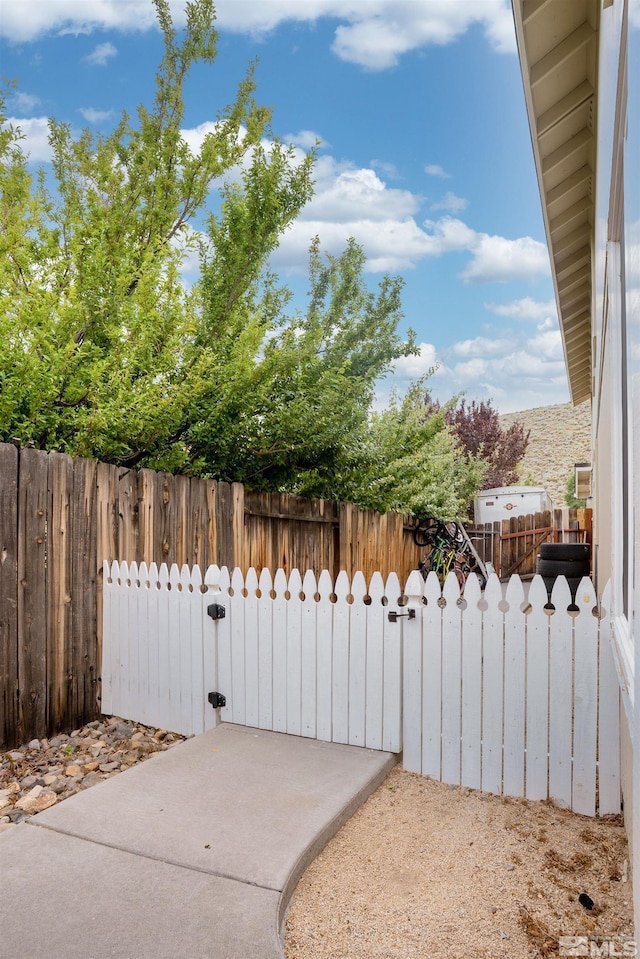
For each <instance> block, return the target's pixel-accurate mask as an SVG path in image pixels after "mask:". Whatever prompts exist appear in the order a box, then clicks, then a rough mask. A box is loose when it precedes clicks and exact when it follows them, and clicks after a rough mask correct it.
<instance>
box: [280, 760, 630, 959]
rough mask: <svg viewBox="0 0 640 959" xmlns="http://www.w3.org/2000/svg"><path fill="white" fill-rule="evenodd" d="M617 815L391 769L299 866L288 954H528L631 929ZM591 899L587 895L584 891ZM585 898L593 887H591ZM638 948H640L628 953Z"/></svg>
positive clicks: (437, 958)
mask: <svg viewBox="0 0 640 959" xmlns="http://www.w3.org/2000/svg"><path fill="white" fill-rule="evenodd" d="M627 856H628V851H627V840H626V835H625V832H624V826H623V823H622V818H621V817H619V816H615V817H604V818H602V819H592V818H589V817H584V816H578V815H576V814H574V813H571V812H568V811H566V810H561V809H557V808H555V807H554V806H552V805H550V804H548V803H533V802H527V801H526V800H521V799H510V798H500V797H497V796H490V795H487V794H486V793H479V792H472V791H471V790H469V789H464V788H458V787H450V786H446V785H444V784H442V783H438V782H433V781H431V780H428V779H424V778H422V777H420V776H416V775H414V774H413V773H408V772H405V771H403V770H402V769H400V768H396V769H395V770H394V771H393V772H392V773H391V775H390V776H389V777H388V778H387V779H386V780H385V782H384V783H383V784H382V785H381V786H380V787H379V788H378V790H377V791H376V792H375V793H374V794H373V796H371V798H370V799H369V800H368V801H367V802H366V803H365V804H364V805H363V806H362V807H361V808H360V809H359V810H358V811H357V812H356V814H355V815H354V816H353V818H352V819H350V820H349V822H347V823H346V824H345V825H344V826H343V828H342V829H341V830H340V832H339V833H338V834H337V835H336V836H335V837H334V839H333V840H332V841H331V842H330V843H329V844H328V845H327V846H326V847H325V849H324V850H323V852H322V853H321V854H320V855H319V856H318V858H317V859H316V860H315V861H314V862H313V863H312V864H311V866H310V867H309V868H308V870H307V871H306V873H305V874H304V876H303V877H302V879H301V881H300V883H299V885H298V887H297V890H296V892H295V894H294V897H293V899H292V902H291V905H290V909H289V915H288V919H287V929H286V956H287V959H441V957H442V959H444V957H446V959H520V957H522V959H533V957H547V956H557V955H562V954H563V953H562V952H560V947H562V948H563V949H566V948H568V947H569V943H568V941H565V942H564V943H563V942H559V940H560V937H565V936H578V935H582V936H586V937H591V940H592V941H593V942H594V943H595V944H596V947H597V949H600V950H601V949H602V948H603V947H602V939H603V938H606V937H615V938H614V945H615V950H617V951H611V950H610V948H609V943H607V944H606V946H605V948H606V950H607V951H604V952H603V951H599V952H593V951H590V950H591V945H590V943H589V941H588V938H587V940H584V944H583V947H581V946H578V948H583V949H586V950H587V951H578V952H575V951H574V952H573V953H566V952H565V953H564V954H573V955H623V954H625V953H623V952H622V949H623V941H624V937H633V922H632V891H631V882H630V879H629V876H628V866H627ZM581 896H582V897H583V899H582V901H583V902H584V903H586V906H589V904H590V903H591V904H592V908H586V907H585V906H583V905H581V902H580V897H581ZM585 896H586V897H588V898H584V897H585ZM626 954H633V953H626Z"/></svg>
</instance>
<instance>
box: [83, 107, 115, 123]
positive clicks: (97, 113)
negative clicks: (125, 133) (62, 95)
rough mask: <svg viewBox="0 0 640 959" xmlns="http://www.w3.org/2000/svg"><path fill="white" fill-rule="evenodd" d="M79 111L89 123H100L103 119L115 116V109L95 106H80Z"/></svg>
mask: <svg viewBox="0 0 640 959" xmlns="http://www.w3.org/2000/svg"><path fill="white" fill-rule="evenodd" d="M78 113H81V114H82V116H83V117H84V118H85V120H86V121H87V123H100V122H101V120H108V119H109V117H111V116H113V110H94V108H93V107H80V108H79V110H78Z"/></svg>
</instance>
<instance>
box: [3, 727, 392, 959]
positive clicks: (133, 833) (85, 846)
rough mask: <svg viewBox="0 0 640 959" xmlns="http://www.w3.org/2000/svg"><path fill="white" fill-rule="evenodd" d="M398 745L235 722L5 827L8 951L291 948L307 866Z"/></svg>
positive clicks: (251, 953)
mask: <svg viewBox="0 0 640 959" xmlns="http://www.w3.org/2000/svg"><path fill="white" fill-rule="evenodd" d="M396 759H397V757H395V756H393V755H391V754H390V753H381V752H375V751H373V750H369V749H361V748H359V747H356V746H341V745H336V744H333V743H331V744H330V743H320V742H317V741H315V740H309V739H302V738H298V737H294V736H286V735H283V734H280V733H272V732H264V731H262V730H256V729H248V728H244V727H240V726H231V725H222V726H219V727H218V728H217V729H214V730H211V731H210V732H207V733H204V734H203V735H201V736H196V737H194V738H193V739H189V740H187V741H186V742H184V743H181V744H180V745H177V746H174V747H173V748H172V749H170V750H167V752H163V753H159V754H158V755H157V756H154V757H152V758H151V759H149V760H147V761H146V762H144V763H141V764H139V765H137V766H134V767H132V768H131V769H129V770H127V771H126V772H123V773H121V774H120V775H118V776H114V777H112V778H111V779H109V780H106V781H105V782H104V783H101V784H99V785H97V786H93V787H92V788H91V789H88V790H86V791H85V792H81V793H78V794H77V795H75V796H72V797H71V798H70V799H67V800H65V801H64V802H63V803H61V804H60V805H59V806H53V807H52V808H50V809H47V810H46V811H45V812H42V813H40V814H39V815H37V816H34V817H33V818H32V819H31V820H29V821H28V822H25V823H22V824H20V825H19V826H16V827H14V828H12V829H9V830H7V831H6V832H5V833H3V834H2V837H0V957H1V959H5V957H6V959H9V957H15V956H20V957H21V959H272V957H273V959H281V957H282V956H283V947H282V938H281V934H282V931H283V930H282V925H283V920H284V916H285V913H286V909H287V906H288V903H289V900H290V898H291V895H292V893H293V891H294V889H295V886H296V883H297V882H298V880H299V878H300V876H301V874H302V872H303V871H304V869H305V868H306V866H307V865H308V864H309V862H311V860H312V859H313V858H314V857H315V856H316V855H317V854H318V852H319V851H320V849H322V847H323V846H324V845H325V844H326V842H327V841H328V840H329V839H330V838H331V836H333V834H334V833H335V832H337V830H338V829H339V828H340V826H341V825H342V824H343V823H344V822H345V821H346V820H347V819H348V818H349V817H350V816H351V815H352V814H353V813H354V812H355V810H356V809H357V808H358V806H359V805H360V804H361V803H362V802H363V801H364V800H365V799H366V798H367V796H369V795H370V793H371V792H373V790H374V789H375V788H376V787H377V786H378V785H379V784H380V783H381V782H382V780H383V779H384V778H385V776H386V775H387V773H388V772H389V770H390V769H391V768H392V767H393V765H394V763H395V762H396Z"/></svg>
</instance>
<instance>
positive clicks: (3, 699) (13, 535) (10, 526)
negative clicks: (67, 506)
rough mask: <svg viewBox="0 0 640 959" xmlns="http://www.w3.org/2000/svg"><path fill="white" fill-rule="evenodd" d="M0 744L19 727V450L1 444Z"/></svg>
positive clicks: (8, 738) (8, 739)
mask: <svg viewBox="0 0 640 959" xmlns="http://www.w3.org/2000/svg"><path fill="white" fill-rule="evenodd" d="M0 478H1V480H2V482H1V483H0V743H6V742H8V741H10V739H11V737H12V736H13V735H14V732H15V730H16V729H17V728H18V684H17V682H16V677H17V675H18V497H17V492H18V450H17V449H16V447H15V446H9V445H8V444H4V443H3V444H0Z"/></svg>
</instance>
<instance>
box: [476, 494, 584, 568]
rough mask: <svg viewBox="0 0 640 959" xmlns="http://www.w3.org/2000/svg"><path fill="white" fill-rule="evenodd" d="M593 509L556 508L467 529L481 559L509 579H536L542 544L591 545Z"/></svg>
mask: <svg viewBox="0 0 640 959" xmlns="http://www.w3.org/2000/svg"><path fill="white" fill-rule="evenodd" d="M591 527H592V511H591V510H590V509H568V508H565V509H554V510H545V511H543V512H541V513H531V514H529V515H528V516H513V517H511V518H510V519H503V520H500V521H498V522H494V523H484V524H481V525H474V526H470V527H467V534H468V536H469V538H470V540H471V542H472V543H473V545H474V547H475V549H476V551H477V553H478V555H479V556H480V559H481V560H482V561H483V562H484V563H492V564H493V568H494V569H495V571H496V573H497V574H498V576H499V577H500V578H501V579H503V580H506V579H508V578H509V577H510V576H512V575H513V573H517V575H518V576H530V577H531V576H533V575H534V573H535V571H536V558H537V554H538V551H539V549H540V546H541V545H542V543H585V542H586V543H590V542H591Z"/></svg>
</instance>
